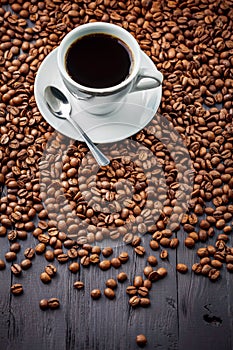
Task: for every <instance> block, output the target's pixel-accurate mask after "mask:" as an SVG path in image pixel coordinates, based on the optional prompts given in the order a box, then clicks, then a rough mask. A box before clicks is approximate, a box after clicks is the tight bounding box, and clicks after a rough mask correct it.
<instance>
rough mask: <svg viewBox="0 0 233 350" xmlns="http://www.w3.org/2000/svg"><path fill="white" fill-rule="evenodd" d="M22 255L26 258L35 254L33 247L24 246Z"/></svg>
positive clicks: (30, 257)
mask: <svg viewBox="0 0 233 350" xmlns="http://www.w3.org/2000/svg"><path fill="white" fill-rule="evenodd" d="M24 256H25V258H27V259H32V258H33V257H34V256H35V249H33V248H26V249H25V251H24Z"/></svg>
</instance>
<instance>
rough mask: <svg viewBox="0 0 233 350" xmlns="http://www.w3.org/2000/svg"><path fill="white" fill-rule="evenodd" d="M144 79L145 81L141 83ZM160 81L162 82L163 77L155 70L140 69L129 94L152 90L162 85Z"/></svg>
mask: <svg viewBox="0 0 233 350" xmlns="http://www.w3.org/2000/svg"><path fill="white" fill-rule="evenodd" d="M144 79H146V80H145V81H144V82H143V80H144ZM162 81H163V75H162V73H161V72H159V71H158V70H157V69H154V70H153V71H152V70H151V69H148V68H143V67H142V68H141V69H140V70H139V73H138V75H137V78H136V81H135V83H134V85H133V87H132V89H131V91H130V93H131V92H136V91H142V90H148V89H154V88H156V87H159V86H160V85H162Z"/></svg>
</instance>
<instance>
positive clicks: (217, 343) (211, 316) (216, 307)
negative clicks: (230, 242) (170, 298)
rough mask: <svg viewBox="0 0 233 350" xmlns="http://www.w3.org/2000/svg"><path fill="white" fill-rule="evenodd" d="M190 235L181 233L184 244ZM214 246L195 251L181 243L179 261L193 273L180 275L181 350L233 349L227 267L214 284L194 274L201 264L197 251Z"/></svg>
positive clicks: (178, 252)
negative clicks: (194, 265) (186, 237)
mask: <svg viewBox="0 0 233 350" xmlns="http://www.w3.org/2000/svg"><path fill="white" fill-rule="evenodd" d="M185 236H186V234H185V233H183V232H180V238H181V242H182V241H183V240H184V237H185ZM208 244H214V241H213V242H211V241H210V242H208V243H207V244H203V243H199V244H198V245H196V246H195V249H191V250H190V249H187V248H186V247H184V244H180V246H179V249H178V250H177V256H178V261H179V262H182V263H186V264H187V265H188V266H189V267H190V270H189V273H188V274H186V275H182V274H180V273H177V281H178V310H179V348H180V349H187V348H189V350H196V349H201V350H202V349H205V350H219V349H224V350H232V344H231V342H232V332H231V327H232V314H231V313H230V309H229V307H230V305H231V304H232V293H231V291H230V289H229V283H230V282H229V281H231V276H229V273H228V272H226V268H225V265H224V267H223V269H222V271H221V277H220V279H219V280H217V281H216V282H211V281H210V280H209V279H208V278H207V277H204V276H197V275H195V274H194V273H193V272H191V267H192V265H193V264H194V263H195V262H199V258H198V257H197V255H196V248H197V249H198V248H199V247H202V246H206V245H208Z"/></svg>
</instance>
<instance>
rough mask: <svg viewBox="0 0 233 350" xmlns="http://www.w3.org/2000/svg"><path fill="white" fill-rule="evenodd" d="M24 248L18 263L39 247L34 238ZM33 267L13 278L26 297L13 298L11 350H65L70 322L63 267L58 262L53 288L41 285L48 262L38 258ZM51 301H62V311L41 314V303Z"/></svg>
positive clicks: (41, 257)
mask: <svg viewBox="0 0 233 350" xmlns="http://www.w3.org/2000/svg"><path fill="white" fill-rule="evenodd" d="M21 245H22V249H21V252H20V253H19V254H18V255H19V257H18V261H20V260H21V259H23V251H24V249H26V248H27V247H30V246H31V247H34V246H35V242H34V238H33V237H30V236H29V238H28V239H27V241H25V242H22V243H21ZM32 263H33V266H32V267H31V268H30V269H29V270H28V271H23V273H22V276H20V277H15V276H14V277H13V281H12V283H22V285H23V288H24V293H23V295H21V296H17V297H15V296H13V297H12V301H11V315H10V327H9V341H10V347H9V349H10V350H14V349H15V350H16V349H17V350H25V349H29V348H33V350H41V349H46V350H50V349H51V350H52V349H53V350H54V349H65V342H66V340H65V334H66V319H65V312H64V306H63V304H62V298H63V295H64V283H63V275H64V274H65V272H63V269H62V266H58V265H59V264H58V263H56V262H54V264H55V265H57V267H58V271H59V272H58V276H57V277H55V278H54V280H52V282H51V283H50V285H44V284H43V283H42V282H41V281H40V273H41V272H42V271H43V270H44V267H45V266H46V265H47V264H48V262H47V261H46V260H45V258H44V257H43V256H36V257H35V258H34V259H33V261H32ZM64 271H65V269H64ZM51 297H58V298H59V299H60V300H61V305H62V306H61V308H60V309H59V310H48V311H46V312H45V311H41V310H40V308H39V301H40V300H41V299H43V298H47V299H48V298H51Z"/></svg>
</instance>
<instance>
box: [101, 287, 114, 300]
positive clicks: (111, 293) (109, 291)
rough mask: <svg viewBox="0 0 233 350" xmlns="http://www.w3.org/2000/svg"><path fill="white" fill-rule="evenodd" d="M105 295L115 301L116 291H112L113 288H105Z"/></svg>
mask: <svg viewBox="0 0 233 350" xmlns="http://www.w3.org/2000/svg"><path fill="white" fill-rule="evenodd" d="M104 295H105V296H106V297H107V298H108V299H114V298H115V293H114V290H112V289H111V288H105V290H104Z"/></svg>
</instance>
